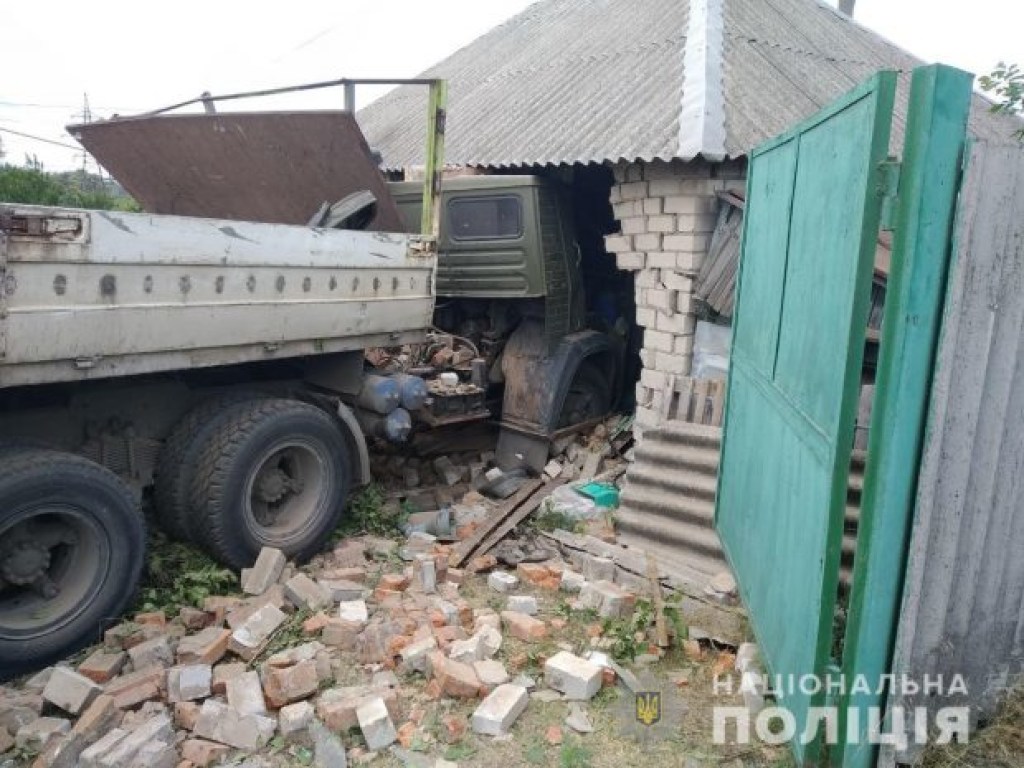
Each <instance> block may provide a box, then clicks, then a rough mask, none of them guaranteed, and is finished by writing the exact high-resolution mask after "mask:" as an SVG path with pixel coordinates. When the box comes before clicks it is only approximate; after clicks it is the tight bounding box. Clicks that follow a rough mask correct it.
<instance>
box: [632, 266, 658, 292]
mask: <svg viewBox="0 0 1024 768" xmlns="http://www.w3.org/2000/svg"><path fill="white" fill-rule="evenodd" d="M636 284H637V285H639V286H641V287H643V288H660V287H661V270H660V269H652V268H648V269H645V270H644V271H643V272H641V273H640V274H639V275H637V276H636Z"/></svg>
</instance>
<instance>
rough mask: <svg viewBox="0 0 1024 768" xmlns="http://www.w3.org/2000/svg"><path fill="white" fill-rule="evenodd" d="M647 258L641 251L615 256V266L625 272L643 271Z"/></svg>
mask: <svg viewBox="0 0 1024 768" xmlns="http://www.w3.org/2000/svg"><path fill="white" fill-rule="evenodd" d="M645 264H646V257H645V255H644V254H643V252H641V251H629V252H628V253H617V254H615V266H616V267H618V268H619V269H623V270H636V269H643V268H644V265H645Z"/></svg>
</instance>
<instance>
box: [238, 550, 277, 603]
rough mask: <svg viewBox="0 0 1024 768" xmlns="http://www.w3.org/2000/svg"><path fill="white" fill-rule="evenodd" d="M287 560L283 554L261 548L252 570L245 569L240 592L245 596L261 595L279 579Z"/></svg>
mask: <svg viewBox="0 0 1024 768" xmlns="http://www.w3.org/2000/svg"><path fill="white" fill-rule="evenodd" d="M287 563H288V558H286V557H285V555H284V552H282V551H281V550H280V549H274V548H273V547H263V549H261V550H260V554H259V556H257V558H256V562H255V563H253V566H252V568H249V569H247V572H246V574H245V578H244V579H242V591H243V592H245V593H246V594H247V595H262V594H263V593H264V592H266V591H267V590H268V589H270V588H271V587H272V586H274V584H276V583H277V580H278V579H280V578H281V574H282V573H283V572H284V567H285V565H287Z"/></svg>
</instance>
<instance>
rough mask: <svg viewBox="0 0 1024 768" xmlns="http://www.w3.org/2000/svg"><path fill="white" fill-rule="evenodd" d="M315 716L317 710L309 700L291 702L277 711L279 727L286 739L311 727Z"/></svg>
mask: <svg viewBox="0 0 1024 768" xmlns="http://www.w3.org/2000/svg"><path fill="white" fill-rule="evenodd" d="M315 716H316V710H314V709H313V705H312V704H310V703H309V702H308V701H299V702H296V703H295V704H289V705H287V706H285V707H281V711H280V712H278V713H277V728H278V730H279V731H280V732H281V735H282V736H284V737H285V738H286V739H288V738H295V736H297V735H298V734H300V733H303V732H305V731H306V730H307V729H308V728H309V725H310V723H312V722H313V718H314V717H315Z"/></svg>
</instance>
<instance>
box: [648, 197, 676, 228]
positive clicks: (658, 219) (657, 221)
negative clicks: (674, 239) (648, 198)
mask: <svg viewBox="0 0 1024 768" xmlns="http://www.w3.org/2000/svg"><path fill="white" fill-rule="evenodd" d="M657 199H658V200H659V202H660V200H661V198H657ZM675 230H676V217H675V216H669V215H661V216H648V217H647V231H648V232H662V233H666V232H675Z"/></svg>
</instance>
